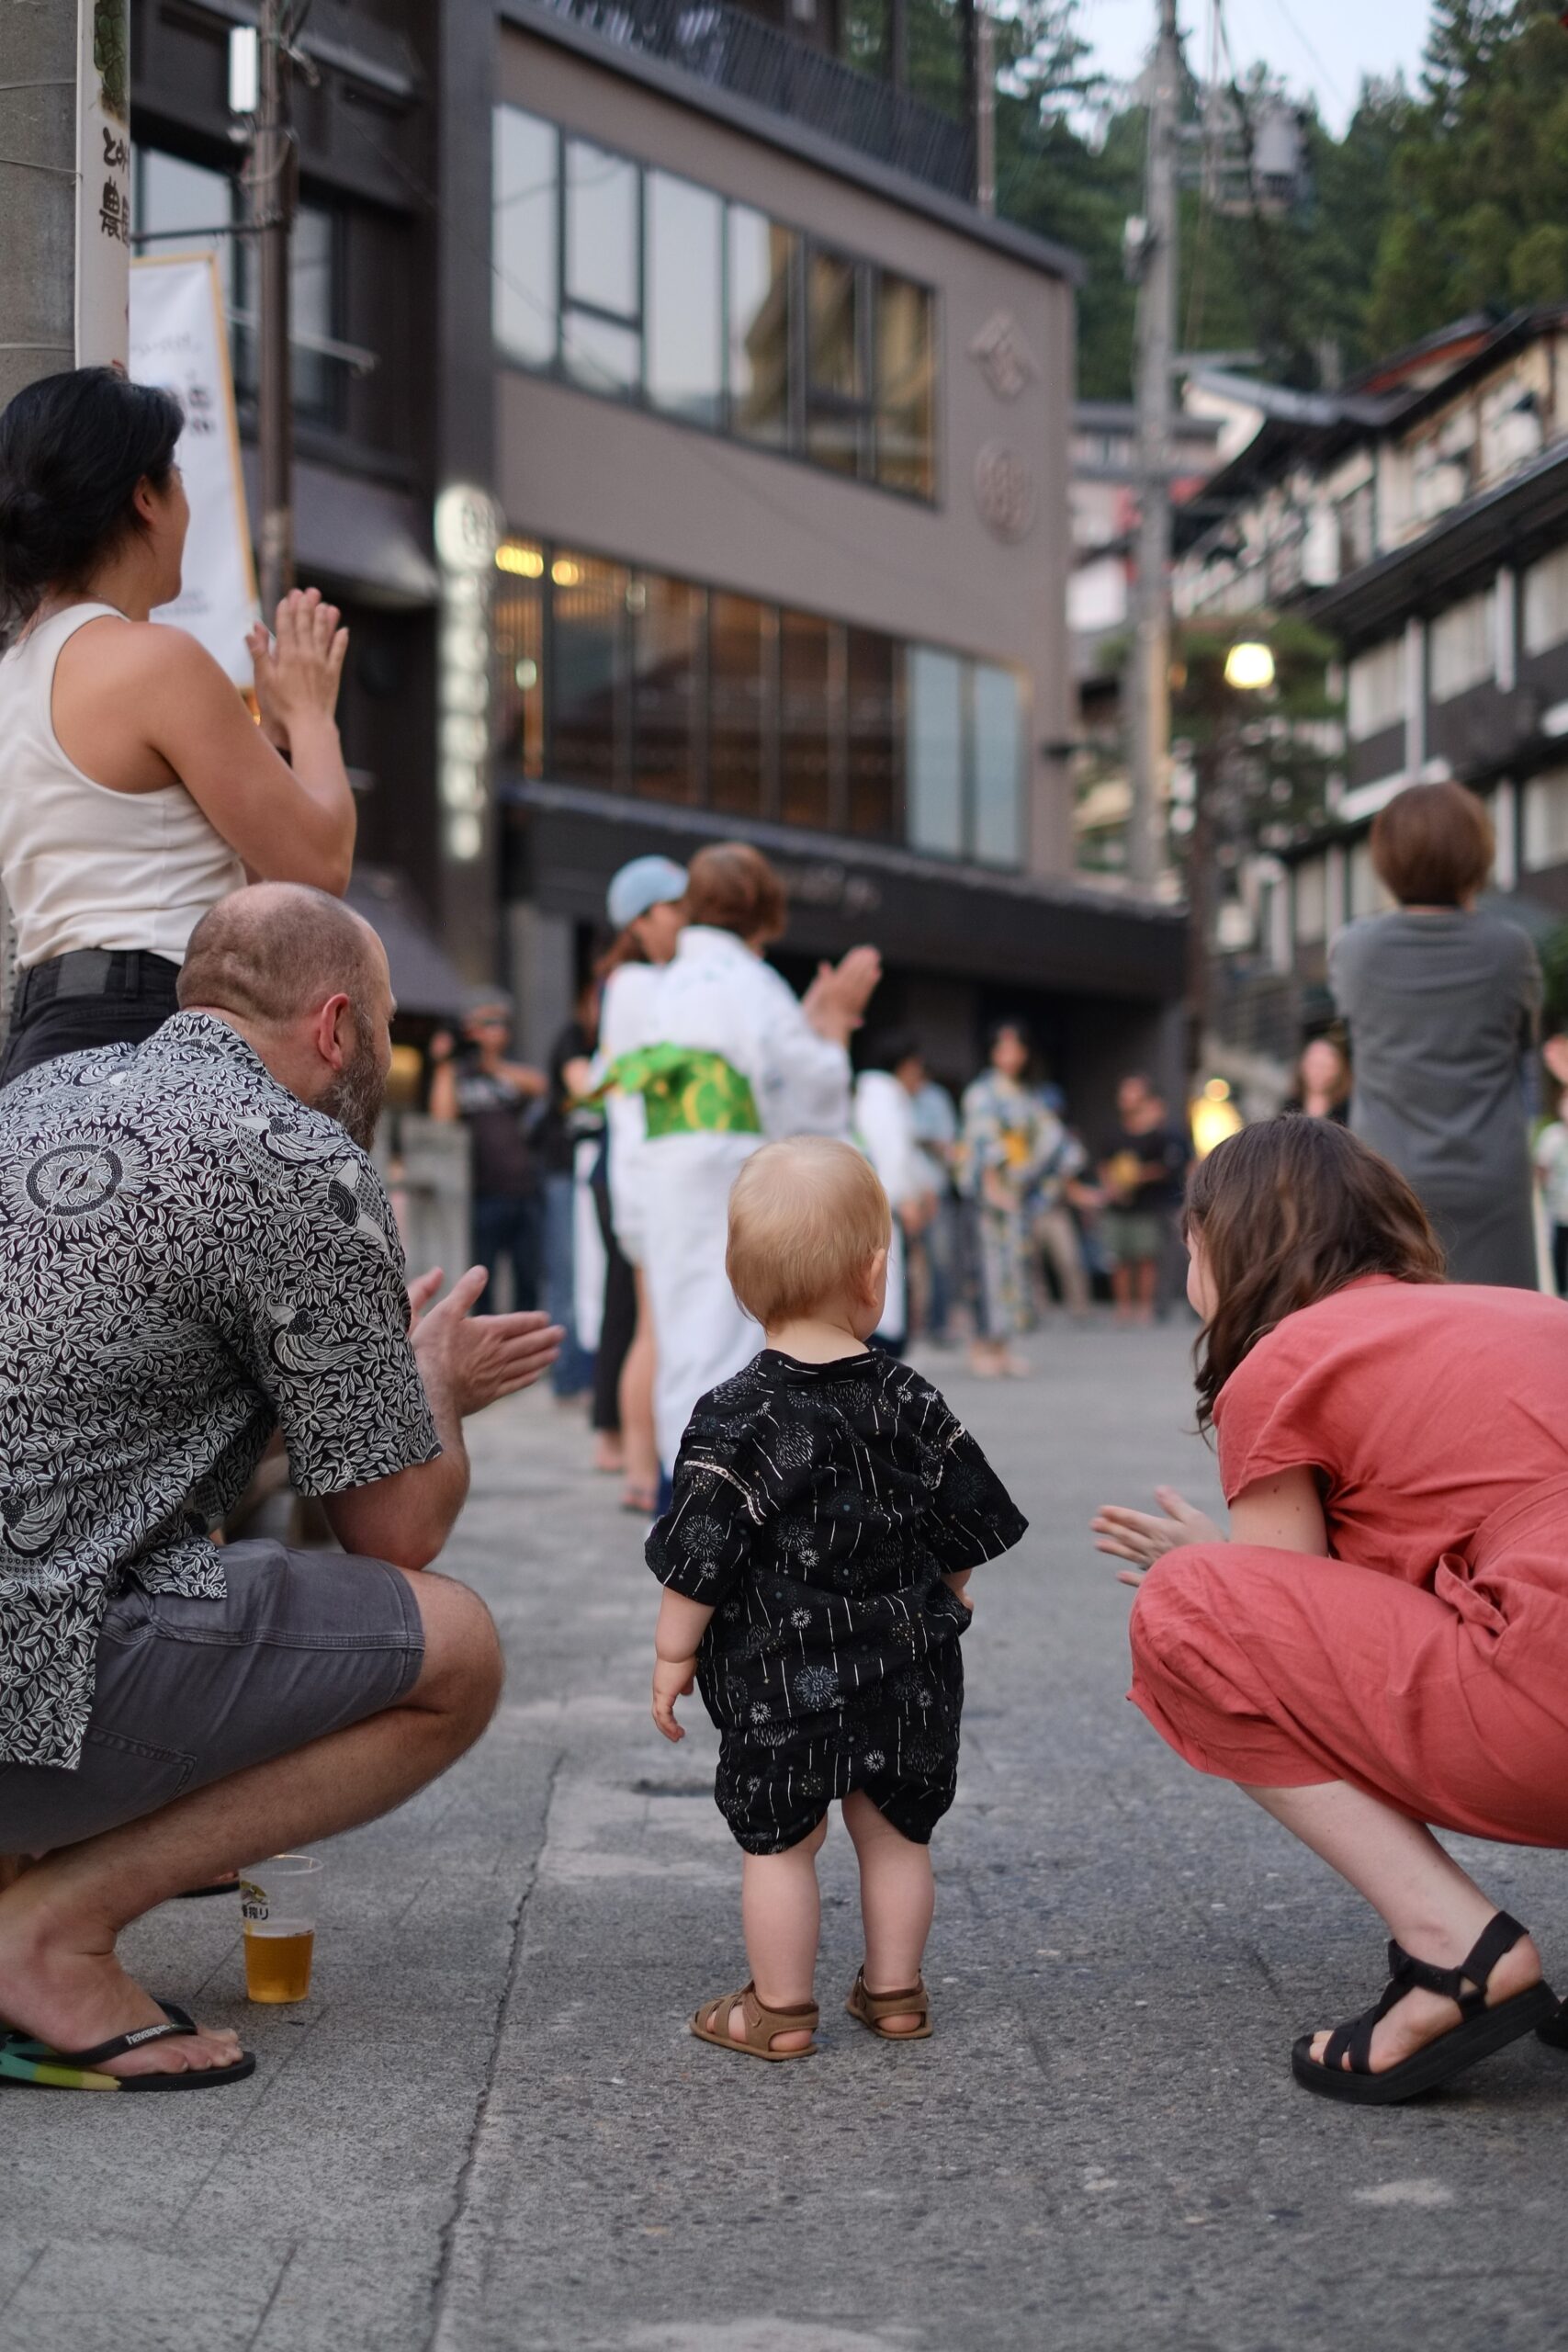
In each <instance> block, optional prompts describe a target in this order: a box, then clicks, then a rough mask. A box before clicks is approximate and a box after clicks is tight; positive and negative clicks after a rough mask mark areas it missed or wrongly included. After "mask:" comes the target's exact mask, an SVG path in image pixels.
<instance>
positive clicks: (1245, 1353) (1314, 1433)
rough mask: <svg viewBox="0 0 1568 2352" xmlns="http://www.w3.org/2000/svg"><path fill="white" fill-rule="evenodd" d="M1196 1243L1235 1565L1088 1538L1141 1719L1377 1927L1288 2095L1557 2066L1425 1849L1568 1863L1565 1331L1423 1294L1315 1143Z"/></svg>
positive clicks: (1241, 1165) (1411, 1212)
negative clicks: (1245, 1803) (1376, 1944)
mask: <svg viewBox="0 0 1568 2352" xmlns="http://www.w3.org/2000/svg"><path fill="white" fill-rule="evenodd" d="M1187 1239H1188V1247H1189V1250H1190V1255H1191V1267H1190V1276H1189V1283H1188V1294H1189V1296H1190V1299H1191V1301H1192V1304H1193V1306H1194V1307H1195V1308H1196V1309H1197V1311H1198V1313H1199V1315H1200V1316H1201V1317H1202V1320H1203V1337H1202V1341H1201V1370H1200V1373H1199V1376H1198V1399H1199V1419H1200V1422H1201V1425H1202V1426H1203V1427H1204V1428H1205V1429H1209V1428H1213V1431H1214V1434H1215V1436H1216V1438H1217V1441H1218V1447H1219V1465H1220V1476H1221V1481H1222V1484H1223V1486H1224V1492H1225V1498H1226V1500H1227V1501H1228V1503H1229V1504H1230V1508H1231V1528H1230V1536H1229V1540H1228V1541H1227V1540H1226V1538H1225V1537H1224V1535H1223V1534H1222V1532H1221V1531H1220V1530H1219V1529H1218V1528H1217V1527H1215V1526H1214V1525H1213V1522H1212V1521H1209V1520H1208V1519H1206V1518H1204V1516H1203V1515H1202V1513H1201V1512H1200V1511H1197V1510H1193V1509H1192V1508H1191V1506H1190V1504H1188V1503H1185V1502H1184V1501H1183V1500H1182V1498H1180V1496H1179V1495H1177V1494H1174V1493H1173V1492H1171V1491H1170V1490H1169V1489H1162V1490H1161V1492H1160V1495H1159V1498H1158V1499H1159V1501H1160V1504H1161V1506H1162V1512H1161V1515H1159V1516H1153V1515H1150V1514H1148V1513H1145V1512H1142V1511H1136V1510H1127V1509H1124V1508H1122V1507H1119V1506H1110V1507H1107V1508H1106V1509H1105V1510H1102V1511H1101V1512H1100V1515H1099V1517H1098V1518H1097V1519H1096V1521H1095V1522H1094V1525H1095V1532H1096V1534H1097V1535H1098V1537H1099V1539H1100V1550H1101V1551H1104V1552H1110V1553H1111V1554H1112V1555H1115V1556H1116V1557H1118V1558H1120V1559H1122V1560H1126V1561H1130V1562H1131V1563H1132V1564H1133V1568H1134V1570H1136V1571H1137V1572H1138V1574H1136V1575H1135V1574H1134V1573H1132V1572H1131V1571H1127V1572H1124V1577H1125V1580H1126V1581H1127V1582H1130V1583H1132V1582H1141V1589H1140V1591H1139V1594H1138V1599H1137V1601H1136V1604H1135V1605H1134V1611H1133V1620H1132V1645H1133V1659H1134V1682H1133V1690H1132V1693H1131V1696H1132V1698H1133V1700H1134V1703H1135V1704H1136V1705H1138V1706H1139V1707H1141V1708H1142V1709H1143V1711H1144V1713H1145V1715H1147V1717H1148V1719H1149V1721H1150V1722H1151V1723H1152V1724H1154V1726H1155V1729H1156V1731H1157V1732H1158V1733H1159V1734H1160V1736H1161V1737H1162V1738H1164V1739H1166V1740H1168V1742H1169V1744H1170V1746H1171V1747H1174V1748H1175V1750H1176V1751H1177V1754H1178V1755H1179V1756H1181V1757H1184V1758H1186V1760H1187V1762H1188V1763H1189V1764H1191V1765H1193V1766H1195V1767H1196V1769H1197V1770H1199V1771H1202V1772H1212V1773H1215V1774H1217V1775H1218V1776H1219V1777H1220V1778H1222V1779H1224V1780H1229V1781H1235V1782H1236V1784H1237V1785H1238V1786H1239V1787H1240V1788H1241V1789H1242V1790H1244V1791H1245V1792H1246V1793H1247V1795H1248V1796H1250V1797H1251V1798H1253V1799H1254V1800H1255V1802H1256V1803H1258V1804H1260V1805H1262V1806H1263V1807H1264V1809H1265V1810H1266V1811H1267V1812H1269V1813H1270V1814H1272V1815H1274V1817H1275V1819H1276V1820H1277V1821H1280V1822H1281V1823H1282V1824H1283V1825H1284V1826H1285V1827H1286V1828H1287V1829H1289V1830H1290V1831H1291V1832H1292V1835H1293V1836H1295V1837H1297V1838H1301V1839H1302V1841H1303V1844H1305V1845H1307V1846H1310V1847H1311V1849H1313V1851H1314V1853H1315V1854H1318V1855H1320V1856H1321V1857H1322V1859H1323V1860H1325V1862H1327V1863H1328V1864H1329V1865H1330V1866H1331V1867H1332V1868H1333V1869H1335V1870H1337V1871H1338V1872H1339V1874H1340V1876H1341V1877H1342V1878H1344V1879H1346V1880H1348V1882H1349V1883H1350V1884H1351V1885H1352V1886H1353V1887H1355V1888H1356V1889H1357V1891H1358V1892H1359V1894H1363V1895H1365V1897H1366V1898H1367V1900H1368V1901H1369V1902H1370V1903H1371V1905H1373V1907H1374V1908H1375V1909H1376V1910H1377V1911H1378V1912H1380V1913H1381V1915H1382V1918H1383V1919H1384V1920H1385V1921H1386V1923H1387V1926H1388V1930H1389V1934H1390V1936H1391V1937H1392V1939H1393V1942H1392V1944H1391V1946H1390V1966H1391V1970H1392V1975H1391V1979H1390V1982H1389V1985H1388V1986H1387V1989H1386V1990H1385V1992H1384V1994H1383V1996H1382V2000H1381V2001H1380V2002H1379V2003H1378V2004H1377V2005H1376V2006H1375V2007H1373V2008H1371V2009H1369V2010H1368V2011H1367V2012H1366V2013H1365V2015H1364V2016H1362V2017H1360V2018H1356V2019H1354V2020H1353V2021H1352V2022H1351V2023H1349V2024H1348V2025H1344V2026H1340V2027H1338V2028H1337V2029H1336V2030H1334V2031H1333V2032H1332V2033H1318V2034H1315V2035H1310V2036H1307V2035H1303V2038H1302V2039H1301V2040H1300V2041H1298V2042H1297V2043H1296V2045H1295V2050H1294V2052H1293V2056H1292V2066H1293V2071H1294V2074H1295V2077H1296V2080H1297V2081H1298V2082H1299V2083H1301V2084H1303V2086H1305V2087H1307V2088H1308V2089H1310V2090H1314V2091H1317V2092H1320V2093H1322V2094H1324V2095H1325V2096H1326V2097H1329V2098H1338V2099H1343V2100H1346V2101H1349V2102H1352V2103H1355V2104H1361V2105H1383V2104H1387V2103H1389V2102H1391V2101H1393V2100H1396V2099H1403V2098H1411V2097H1413V2096H1414V2095H1415V2094H1416V2092H1418V2091H1424V2090H1430V2089H1433V2088H1434V2087H1436V2086H1438V2084H1440V2083H1443V2082H1446V2081H1448V2080H1449V2079H1450V2077H1451V2076H1452V2075H1456V2074H1458V2073H1459V2072H1460V2071H1461V2069H1462V2068H1463V2067H1465V2066H1468V2065H1472V2064H1474V2063H1475V2061H1476V2060H1477V2059H1480V2058H1484V2057H1487V2056H1490V2055H1491V2054H1492V2053H1493V2052H1495V2051H1497V2050H1499V2049H1501V2048H1503V2047H1504V2046H1505V2045H1506V2043H1507V2042H1509V2041H1514V2040H1516V2039H1517V2037H1518V2036H1520V2035H1522V2034H1525V2033H1528V2032H1529V2030H1531V2029H1532V2028H1538V2029H1540V2030H1541V2031H1542V2036H1543V2039H1546V2040H1548V2041H1559V2040H1562V2041H1565V2042H1568V2033H1565V2032H1564V2028H1563V2026H1562V2021H1561V2018H1560V2013H1559V2011H1558V2008H1557V2005H1556V2002H1555V2001H1554V1999H1553V1997H1552V1996H1551V1993H1550V1991H1549V1990H1548V1988H1547V1987H1546V1985H1544V1983H1543V1982H1542V1976H1541V1964H1540V1955H1539V1954H1538V1952H1537V1951H1536V1949H1535V1946H1534V1944H1533V1943H1532V1942H1531V1941H1530V1939H1529V1935H1528V1934H1527V1933H1526V1932H1525V1930H1524V1928H1522V1927H1521V1926H1520V1925H1519V1923H1518V1922H1517V1920H1514V1919H1511V1918H1509V1917H1508V1916H1507V1915H1506V1913H1504V1912H1501V1911H1499V1910H1498V1909H1497V1907H1496V1905H1495V1904H1494V1903H1493V1902H1492V1901H1491V1899H1490V1898H1489V1897H1488V1896H1487V1895H1486V1894H1483V1892H1482V1890H1481V1888H1480V1887H1478V1886H1477V1885H1476V1884H1475V1883H1474V1882H1473V1881H1472V1879H1471V1878H1470V1877H1469V1876H1468V1875H1467V1874H1466V1873H1465V1871H1462V1870H1461V1868H1460V1867H1459V1864H1458V1863H1457V1862H1456V1861H1454V1860H1452V1859H1451V1857H1450V1855H1449V1854H1448V1853H1447V1852H1445V1850H1444V1849H1443V1848H1442V1847H1441V1846H1440V1845H1439V1844H1438V1840H1437V1838H1435V1837H1434V1836H1433V1834H1432V1831H1433V1828H1434V1827H1436V1828H1438V1829H1448V1830H1458V1831H1461V1832H1462V1833H1463V1834H1464V1835H1466V1836H1468V1837H1472V1838H1493V1839H1496V1840H1498V1841H1499V1842H1502V1843H1506V1844H1510V1845H1522V1846H1544V1847H1553V1848H1568V1306H1564V1305H1562V1304H1561V1303H1560V1302H1558V1301H1557V1300H1555V1299H1546V1298H1542V1297H1540V1296H1538V1295H1535V1294H1534V1293H1531V1292H1527V1291H1521V1290H1494V1289H1483V1288H1480V1287H1472V1286H1469V1285H1464V1284H1457V1283H1447V1282H1445V1281H1444V1279H1443V1263H1442V1255H1441V1251H1440V1250H1439V1248H1438V1242H1437V1240H1436V1239H1435V1238H1434V1236H1433V1233H1432V1231H1431V1228H1430V1227H1429V1226H1428V1224H1427V1218H1426V1216H1425V1214H1424V1212H1423V1210H1422V1208H1421V1206H1420V1204H1419V1203H1418V1202H1417V1200H1416V1195H1415V1193H1413V1192H1412V1191H1411V1190H1410V1187H1409V1186H1408V1185H1407V1184H1406V1183H1405V1182H1404V1178H1403V1177H1402V1176H1400V1175H1399V1174H1397V1173H1396V1171H1395V1170H1393V1168H1391V1167H1390V1166H1389V1165H1388V1164H1387V1162H1386V1161H1384V1160H1382V1159H1379V1158H1378V1157H1377V1155H1376V1154H1375V1153H1373V1152H1371V1151H1370V1150H1369V1149H1368V1148H1367V1147H1366V1146H1365V1145H1364V1144H1361V1143H1359V1142H1358V1141H1357V1140H1356V1139H1355V1137H1354V1136H1350V1135H1349V1134H1348V1133H1347V1132H1346V1131H1345V1130H1344V1129H1343V1128H1341V1127H1338V1126H1337V1125H1333V1124H1332V1123H1331V1122H1329V1121H1327V1120H1318V1119H1303V1118H1300V1117H1290V1116H1287V1117H1284V1118H1280V1119H1275V1120H1271V1121H1269V1122H1266V1123H1264V1124H1262V1125H1258V1126H1254V1127H1249V1128H1247V1129H1246V1130H1244V1132H1243V1133H1241V1134H1240V1135H1237V1136H1232V1137H1231V1138H1230V1139H1229V1141H1227V1142H1225V1143H1223V1144H1221V1145H1220V1146H1219V1148H1217V1149H1216V1150H1215V1151H1214V1152H1213V1153H1212V1154H1211V1155H1210V1157H1209V1158H1208V1159H1206V1160H1204V1161H1203V1162H1202V1164H1201V1166H1200V1167H1199V1169H1198V1170H1196V1172H1195V1174H1194V1178H1193V1182H1192V1187H1191V1191H1190V1197H1189V1203H1188V1212H1187ZM1144 1571H1146V1572H1147V1573H1146V1574H1144V1573H1143V1572H1144Z"/></svg>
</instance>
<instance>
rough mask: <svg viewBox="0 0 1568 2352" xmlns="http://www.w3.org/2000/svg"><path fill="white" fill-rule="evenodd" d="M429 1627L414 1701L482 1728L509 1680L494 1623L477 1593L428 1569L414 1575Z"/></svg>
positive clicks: (416, 1595) (411, 1700)
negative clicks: (504, 1682) (506, 1676)
mask: <svg viewBox="0 0 1568 2352" xmlns="http://www.w3.org/2000/svg"><path fill="white" fill-rule="evenodd" d="M409 1582H410V1584H411V1585H412V1588H413V1593H414V1599H415V1600H416V1601H417V1603H418V1605H419V1614H420V1622H421V1623H422V1624H423V1627H424V1663H423V1666H422V1667H421V1668H420V1672H419V1679H418V1680H417V1681H416V1682H415V1684H414V1686H413V1689H412V1691H410V1693H409V1703H410V1704H411V1705H412V1706H416V1707H425V1708H428V1709H430V1710H431V1711H432V1712H433V1713H438V1714H450V1715H453V1716H457V1717H460V1718H462V1719H463V1720H464V1721H466V1722H472V1723H475V1724H477V1725H478V1728H479V1730H482V1729H483V1727H484V1725H485V1724H487V1723H488V1722H489V1721H490V1719H491V1715H492V1714H493V1713H495V1707H496V1702H497V1701H498V1700H499V1698H500V1697H501V1686H502V1681H503V1679H504V1677H505V1670H506V1669H505V1664H504V1661H503V1659H502V1652H501V1640H500V1636H499V1635H498V1634H497V1633H496V1630H495V1621H494V1619H493V1618H492V1617H491V1613H490V1611H489V1610H488V1609H487V1608H486V1607H485V1604H484V1602H483V1601H482V1600H480V1599H479V1594H478V1593H477V1592H473V1591H470V1589H469V1588H468V1586H467V1585H466V1584H458V1583H457V1581H456V1579H455V1578H453V1577H443V1576H434V1575H432V1574H431V1572H430V1571H429V1570H428V1569H425V1570H423V1572H422V1573H420V1574H419V1575H417V1576H411V1577H409Z"/></svg>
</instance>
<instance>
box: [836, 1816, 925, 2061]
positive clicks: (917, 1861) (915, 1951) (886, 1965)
mask: <svg viewBox="0 0 1568 2352" xmlns="http://www.w3.org/2000/svg"><path fill="white" fill-rule="evenodd" d="M844 1826H845V1828H846V1829H847V1830H848V1831H849V1833H850V1836H851V1837H852V1838H853V1839H854V1845H855V1856H856V1859H857V1860H858V1861H859V1863H860V1908H861V1918H862V1920H863V1924H864V1927H865V1988H866V1991H867V1992H868V1993H901V1992H903V1990H904V1989H905V1987H906V1985H915V1984H918V1983H919V1974H920V1962H921V1961H922V1959H923V1958H924V1957H925V1949H926V1938H927V1937H928V1936H929V1935H930V1933H931V1913H932V1911H933V1910H934V1909H935V1907H936V1882H935V1880H934V1879H933V1878H932V1876H931V1848H930V1847H929V1846H917V1845H916V1843H915V1841H914V1839H913V1838H906V1837H905V1836H904V1834H903V1832H902V1831H901V1830H897V1829H895V1828H894V1826H893V1824H892V1823H891V1822H890V1821H889V1820H888V1818H887V1815H886V1814H885V1813H881V1812H879V1811H878V1810H877V1808H876V1806H875V1805H874V1804H873V1803H872V1801H871V1799H870V1798H869V1797H868V1796H867V1795H866V1793H865V1792H864V1791H863V1789H854V1790H852V1792H851V1793H850V1794H849V1795H848V1796H847V1797H846V1798H845V1799H844ZM919 2022H920V2020H919V2017H918V2016H917V2015H915V2014H913V2013H911V2014H910V2015H909V2016H908V2017H891V2018H883V2020H882V2026H883V2030H884V2031H885V2032H886V2033H912V2032H913V2031H914V2030H915V2028H916V2027H917V2026H918V2025H919Z"/></svg>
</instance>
